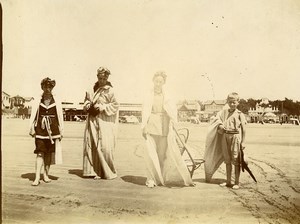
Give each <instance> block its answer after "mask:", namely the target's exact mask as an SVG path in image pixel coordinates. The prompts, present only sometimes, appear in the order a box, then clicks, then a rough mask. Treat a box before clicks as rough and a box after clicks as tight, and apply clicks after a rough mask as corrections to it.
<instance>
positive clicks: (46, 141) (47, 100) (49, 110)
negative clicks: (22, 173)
mask: <svg viewBox="0 0 300 224" xmlns="http://www.w3.org/2000/svg"><path fill="white" fill-rule="evenodd" d="M54 86H55V80H51V79H50V78H48V77H47V78H45V79H43V80H42V82H41V88H42V90H43V94H42V95H41V97H40V98H37V102H35V103H34V104H33V107H32V110H31V116H30V131H29V134H30V135H31V136H32V137H35V146H36V148H35V150H34V153H35V154H37V156H36V167H35V169H36V170H35V180H34V181H33V183H32V186H38V185H39V184H40V175H41V168H42V166H43V165H44V173H43V180H44V182H46V183H49V182H50V181H51V179H50V178H49V170H50V165H51V164H60V163H62V153H61V145H60V141H61V139H62V137H63V111H62V107H61V102H60V101H59V100H58V99H57V98H56V97H55V95H53V94H52V89H53V88H54Z"/></svg>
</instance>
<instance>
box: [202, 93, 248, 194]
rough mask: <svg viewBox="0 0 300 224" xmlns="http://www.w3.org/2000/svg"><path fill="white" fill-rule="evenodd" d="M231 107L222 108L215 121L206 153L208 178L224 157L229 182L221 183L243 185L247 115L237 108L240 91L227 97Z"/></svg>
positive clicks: (229, 185)
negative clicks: (243, 152) (242, 163)
mask: <svg viewBox="0 0 300 224" xmlns="http://www.w3.org/2000/svg"><path fill="white" fill-rule="evenodd" d="M227 104H228V106H229V109H228V108H225V109H223V110H221V111H220V112H219V113H218V114H217V116H216V117H215V118H214V120H213V121H212V122H211V124H210V127H209V130H208V134H207V138H206V148H205V153H204V160H205V164H204V168H205V178H206V181H207V182H209V181H210V180H211V178H212V176H213V174H214V172H215V171H216V170H217V169H218V168H219V166H220V165H221V163H222V162H223V161H224V162H225V164H226V177H227V178H226V182H225V183H222V184H220V186H222V187H225V186H226V187H232V188H233V189H239V188H240V186H239V178H240V170H241V163H240V162H241V161H240V160H241V157H240V156H241V155H240V154H241V153H240V150H244V148H245V146H244V142H245V133H246V129H245V125H246V118H245V116H244V114H243V113H242V112H241V111H239V110H238V109H237V106H238V104H239V95H238V94H237V93H230V94H229V95H228V97H227ZM232 165H234V174H235V182H234V185H233V186H232V184H231V173H232Z"/></svg>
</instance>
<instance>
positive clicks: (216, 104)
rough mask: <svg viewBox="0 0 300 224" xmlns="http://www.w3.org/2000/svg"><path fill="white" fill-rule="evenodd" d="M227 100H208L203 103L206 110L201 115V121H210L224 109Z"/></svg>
mask: <svg viewBox="0 0 300 224" xmlns="http://www.w3.org/2000/svg"><path fill="white" fill-rule="evenodd" d="M225 104H226V100H208V101H205V102H204V103H203V106H204V110H203V111H202V113H201V115H200V116H201V117H200V120H207V121H208V120H209V119H210V117H212V116H214V115H216V114H217V113H218V112H219V111H220V110H222V109H223V108H224V106H225Z"/></svg>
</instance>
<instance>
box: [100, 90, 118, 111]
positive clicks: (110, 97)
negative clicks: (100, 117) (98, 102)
mask: <svg viewBox="0 0 300 224" xmlns="http://www.w3.org/2000/svg"><path fill="white" fill-rule="evenodd" d="M103 106H104V109H103V111H104V112H105V114H106V115H107V116H112V115H115V114H116V113H117V112H118V109H119V103H118V102H117V99H116V97H115V94H114V91H113V89H112V88H109V90H108V94H107V102H106V103H104V104H103Z"/></svg>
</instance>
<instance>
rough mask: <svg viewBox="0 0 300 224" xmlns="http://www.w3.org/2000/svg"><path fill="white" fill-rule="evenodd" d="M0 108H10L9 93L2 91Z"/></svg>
mask: <svg viewBox="0 0 300 224" xmlns="http://www.w3.org/2000/svg"><path fill="white" fill-rule="evenodd" d="M1 106H2V109H10V95H9V94H8V93H6V92H4V91H2V100H1Z"/></svg>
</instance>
